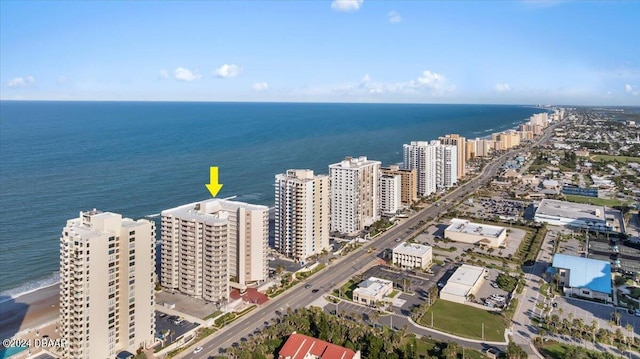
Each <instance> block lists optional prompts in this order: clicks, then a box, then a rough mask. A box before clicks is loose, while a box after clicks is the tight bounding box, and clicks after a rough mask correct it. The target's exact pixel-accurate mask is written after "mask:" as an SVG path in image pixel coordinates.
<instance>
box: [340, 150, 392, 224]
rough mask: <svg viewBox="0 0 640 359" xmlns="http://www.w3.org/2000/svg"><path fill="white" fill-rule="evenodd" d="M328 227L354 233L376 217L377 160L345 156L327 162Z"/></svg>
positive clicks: (377, 204)
mask: <svg viewBox="0 0 640 359" xmlns="http://www.w3.org/2000/svg"><path fill="white" fill-rule="evenodd" d="M329 177H330V181H331V231H332V232H338V233H342V234H357V233H358V232H360V231H362V230H363V229H364V228H365V227H367V226H370V225H372V224H373V223H374V222H376V221H378V220H379V219H380V195H379V193H378V191H379V189H380V188H379V186H378V181H379V179H380V161H372V160H368V159H367V157H359V158H352V157H347V158H346V159H345V160H344V161H342V162H339V163H334V164H332V165H329Z"/></svg>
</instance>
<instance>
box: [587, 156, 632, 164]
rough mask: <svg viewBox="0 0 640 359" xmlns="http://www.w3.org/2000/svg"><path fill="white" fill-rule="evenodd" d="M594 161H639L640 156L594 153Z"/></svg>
mask: <svg viewBox="0 0 640 359" xmlns="http://www.w3.org/2000/svg"><path fill="white" fill-rule="evenodd" d="M593 160H594V161H598V162H600V161H618V162H624V163H627V162H640V157H630V156H611V155H594V156H593Z"/></svg>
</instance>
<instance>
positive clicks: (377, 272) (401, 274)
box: [363, 266, 432, 291]
mask: <svg viewBox="0 0 640 359" xmlns="http://www.w3.org/2000/svg"><path fill="white" fill-rule="evenodd" d="M363 277H364V278H365V279H366V278H369V277H377V278H382V279H387V280H390V281H392V282H393V286H394V288H400V289H402V287H403V286H404V285H407V290H409V291H415V290H417V289H419V288H424V287H426V286H428V284H429V282H430V281H432V279H431V277H430V276H428V275H426V274H424V273H419V272H415V271H410V270H403V271H394V270H391V269H389V268H385V267H382V266H375V267H371V268H369V269H367V271H366V272H364V275H363ZM407 280H408V282H407ZM407 290H405V291H407Z"/></svg>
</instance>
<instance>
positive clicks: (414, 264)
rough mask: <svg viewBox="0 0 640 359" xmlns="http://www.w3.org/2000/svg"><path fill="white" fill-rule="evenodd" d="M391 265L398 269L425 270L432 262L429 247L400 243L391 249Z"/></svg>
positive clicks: (431, 252)
mask: <svg viewBox="0 0 640 359" xmlns="http://www.w3.org/2000/svg"><path fill="white" fill-rule="evenodd" d="M392 258H393V264H394V265H396V266H398V267H400V268H427V267H428V266H430V265H431V263H432V261H433V250H432V248H431V246H426V245H423V244H417V243H407V242H404V243H400V244H399V245H398V246H396V247H395V248H394V249H393V255H392Z"/></svg>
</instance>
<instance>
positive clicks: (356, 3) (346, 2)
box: [331, 0, 364, 12]
mask: <svg viewBox="0 0 640 359" xmlns="http://www.w3.org/2000/svg"><path fill="white" fill-rule="evenodd" d="M363 2H364V0H333V2H332V3H331V9H333V10H335V11H340V12H350V11H356V10H358V9H360V7H362V3H363Z"/></svg>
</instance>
